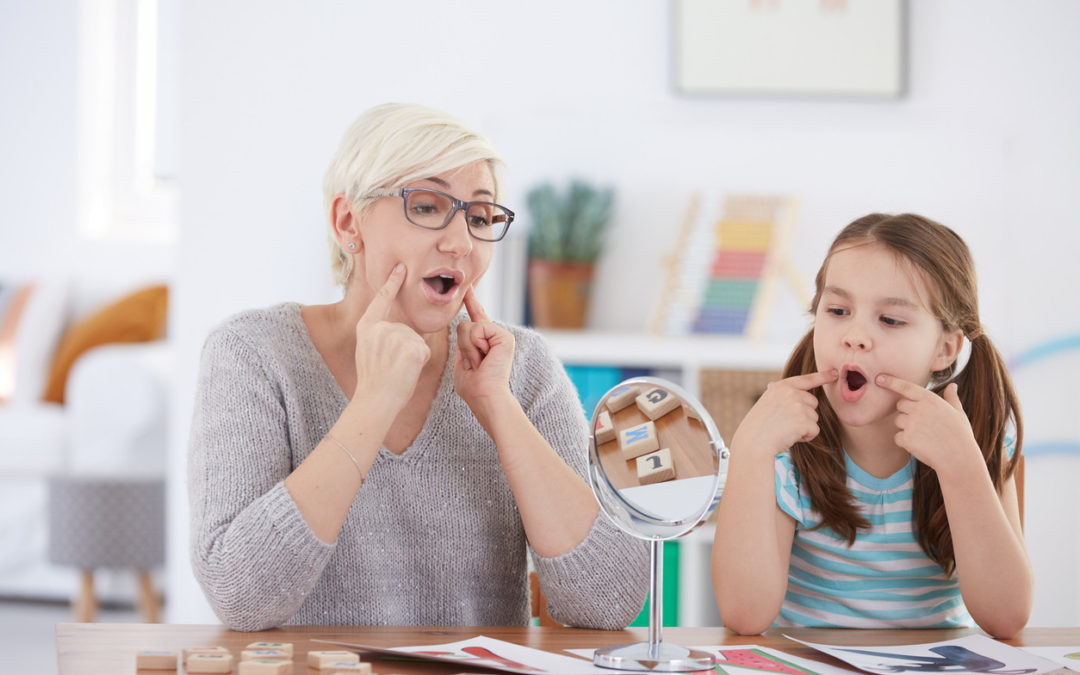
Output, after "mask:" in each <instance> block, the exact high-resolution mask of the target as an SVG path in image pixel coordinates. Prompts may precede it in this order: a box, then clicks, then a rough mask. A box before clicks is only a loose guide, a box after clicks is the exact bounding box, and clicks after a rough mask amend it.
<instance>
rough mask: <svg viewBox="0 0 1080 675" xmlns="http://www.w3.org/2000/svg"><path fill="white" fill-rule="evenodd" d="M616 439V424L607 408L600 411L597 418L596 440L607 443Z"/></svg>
mask: <svg viewBox="0 0 1080 675" xmlns="http://www.w3.org/2000/svg"><path fill="white" fill-rule="evenodd" d="M613 440H615V425H614V424H613V423H612V422H611V413H609V412H608V411H606V410H602V411H600V416H599V417H597V418H596V442H597V443H607V442H608V441H613Z"/></svg>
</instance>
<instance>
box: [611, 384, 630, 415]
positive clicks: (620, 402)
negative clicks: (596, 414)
mask: <svg viewBox="0 0 1080 675" xmlns="http://www.w3.org/2000/svg"><path fill="white" fill-rule="evenodd" d="M636 397H637V387H635V386H633V385H630V384H627V385H623V386H621V387H619V388H618V389H615V390H613V391H612V392H611V393H610V394H609V395H608V397H607V402H606V403H605V404H604V405H606V406H607V409H608V410H610V411H611V412H613V413H615V412H619V411H620V410H622V409H623V408H625V407H626V406H628V405H630V404H631V403H632V402H633V401H634V399H635V398H636Z"/></svg>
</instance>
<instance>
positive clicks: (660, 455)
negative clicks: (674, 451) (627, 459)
mask: <svg viewBox="0 0 1080 675" xmlns="http://www.w3.org/2000/svg"><path fill="white" fill-rule="evenodd" d="M637 475H638V480H639V481H640V482H641V484H642V485H649V484H651V483H662V482H663V481H666V480H671V479H672V478H674V477H675V464H674V462H672V461H671V450H669V449H668V448H661V449H659V450H657V451H656V452H650V453H649V454H647V455H642V456H641V457H638V458H637Z"/></svg>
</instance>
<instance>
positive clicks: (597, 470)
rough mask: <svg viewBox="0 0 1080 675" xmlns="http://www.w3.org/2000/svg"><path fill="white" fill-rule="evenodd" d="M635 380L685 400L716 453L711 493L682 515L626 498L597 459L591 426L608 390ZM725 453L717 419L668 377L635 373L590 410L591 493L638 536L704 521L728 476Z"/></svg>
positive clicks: (678, 532) (684, 529) (667, 534)
mask: <svg viewBox="0 0 1080 675" xmlns="http://www.w3.org/2000/svg"><path fill="white" fill-rule="evenodd" d="M634 384H643V385H650V386H654V387H663V388H665V389H667V390H669V391H670V392H671V393H673V394H675V395H676V396H678V397H679V398H681V399H682V400H683V401H684V402H685V403H688V404H690V405H691V406H692V407H693V408H694V410H695V411H696V412H697V413H698V414H699V415H700V419H701V422H702V424H703V425H704V426H705V432H706V434H707V435H708V437H709V439H710V440H709V444H710V447H711V448H712V449H713V451H714V452H715V453H716V461H717V472H716V476H715V477H714V481H713V486H712V490H711V491H710V492H711V497H710V499H709V500H708V501H707V502H705V503H704V504H702V505H701V508H700V509H698V510H696V511H693V512H691V513H689V514H687V515H686V516H684V517H681V518H678V519H674V520H673V519H669V518H664V517H662V516H659V515H657V514H655V513H651V512H649V511H647V510H645V509H643V508H641V507H640V506H639V505H637V504H635V503H633V502H631V501H629V500H628V499H626V497H625V496H623V494H622V492H621V491H620V490H619V489H618V488H616V487H615V486H614V485H612V483H611V480H610V479H609V478H608V476H607V473H606V472H605V471H604V465H603V463H602V462H601V461H600V449H599V447H597V444H596V434H595V429H594V427H595V424H596V419H597V417H598V416H599V415H600V413H601V412H602V411H603V410H605V407H604V403H605V401H607V398H608V395H609V394H610V393H611V391H613V390H615V389H618V388H620V387H623V386H627V385H634ZM728 456H729V453H728V449H727V446H726V445H725V444H724V440H723V439H722V438H721V437H720V432H719V430H717V428H716V423H715V422H713V420H712V418H711V417H710V416H709V415H708V413H707V412H706V411H705V406H703V405H702V404H701V402H700V401H699V400H698V399H697V398H696V397H695V396H693V395H692V394H690V392H688V391H686V390H685V389H683V388H682V387H680V386H679V385H677V384H675V383H673V382H669V381H668V380H663V379H660V378H657V377H634V378H630V379H628V380H623V381H622V382H620V383H619V384H617V385H615V386H614V387H612V389H611V390H609V391H608V392H607V394H605V395H604V396H602V397H601V398H600V401H599V402H598V403H597V404H596V409H595V410H594V411H593V416H592V421H591V423H590V440H589V484H590V486H591V487H592V490H593V494H595V495H596V499H597V501H598V502H600V507H601V510H603V511H604V513H606V514H607V515H608V518H609V519H611V521H612V522H614V523H615V525H616V526H618V528H619V529H620V530H622V531H623V532H626V533H627V534H631V535H633V536H635V537H638V538H639V539H646V540H651V539H674V538H676V537H681V536H682V535H684V534H687V533H688V532H691V531H692V530H693V529H694V528H696V527H697V526H698V525H700V524H701V523H703V522H705V520H706V519H707V518H708V517H709V515H710V514H711V513H712V512H713V509H715V508H716V506H717V505H718V504H719V503H720V497H721V495H722V494H723V492H724V484H725V482H726V480H727V464H728ZM616 514H620V515H616Z"/></svg>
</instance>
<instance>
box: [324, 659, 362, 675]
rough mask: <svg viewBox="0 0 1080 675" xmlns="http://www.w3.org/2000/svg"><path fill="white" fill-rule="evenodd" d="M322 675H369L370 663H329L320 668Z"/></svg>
mask: <svg viewBox="0 0 1080 675" xmlns="http://www.w3.org/2000/svg"><path fill="white" fill-rule="evenodd" d="M322 672H323V675H346V674H347V673H361V675H371V664H370V663H341V662H338V663H331V664H329V665H326V666H323V667H322Z"/></svg>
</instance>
